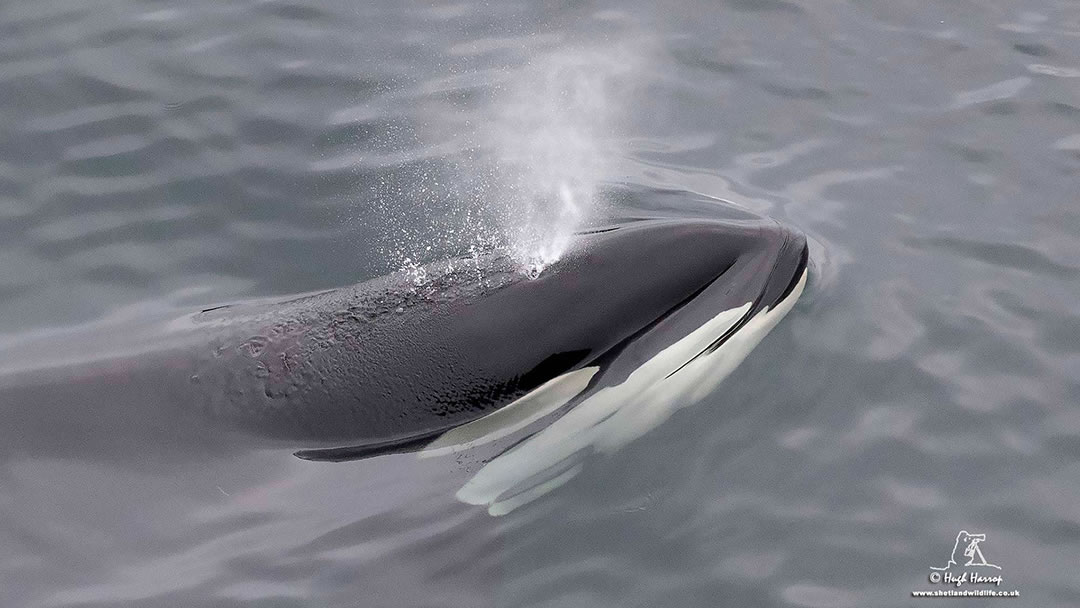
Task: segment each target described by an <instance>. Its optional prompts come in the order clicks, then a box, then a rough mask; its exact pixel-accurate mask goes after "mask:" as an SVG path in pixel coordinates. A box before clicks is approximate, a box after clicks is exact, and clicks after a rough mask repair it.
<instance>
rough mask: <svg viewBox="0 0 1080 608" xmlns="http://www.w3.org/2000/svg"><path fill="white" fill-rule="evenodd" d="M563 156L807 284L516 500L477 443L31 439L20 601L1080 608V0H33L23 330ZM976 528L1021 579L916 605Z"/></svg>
mask: <svg viewBox="0 0 1080 608" xmlns="http://www.w3.org/2000/svg"><path fill="white" fill-rule="evenodd" d="M567 65H569V66H570V68H569V71H565V70H562V67H560V66H563V67H565V66H567ZM552 66H555V67H552ZM567 73H569V74H570V75H571V76H572V78H571V80H570V81H569V84H567V83H566V82H563V83H562V84H557V86H556V87H555V89H550V88H548V89H545V88H544V86H545V85H544V82H545V81H544V79H543V76H545V75H551V74H567ZM578 79H580V81H579V80H578ZM523 83H524V85H523ZM537 83H538V84H537ZM532 85H535V86H536V88H530V86H532ZM563 85H566V88H567V89H568V90H570V91H586V92H587V94H586V95H585V96H584V97H581V98H571V99H569V100H567V99H565V98H564V97H560V95H553V96H552V95H550V93H552V91H553V90H554V91H555V92H557V93H558V92H560V91H562V90H563V89H562V88H560V87H562V86H563ZM551 99H554V100H555V104H554V105H551V104H548V103H546V102H548V101H550V100H551ZM560 99H561V100H562V102H560V101H559V100H560ZM533 100H535V103H534V102H533ZM560 104H562V105H560ZM491 125H503V126H506V127H507V129H503V130H500V129H491V128H490V127H491ZM582 130H584V131H582ZM579 132H585V133H587V135H588V137H587V138H585V139H584V140H583V141H572V140H571V139H572V138H568V137H565V136H564V135H565V134H566V133H571V134H573V133H579ZM513 133H517V134H519V135H520V137H518V138H515V137H512V136H511V135H512V134H513ZM552 133H553V134H554V135H555V137H554V138H553V139H554V141H556V142H559V145H561V146H564V148H565V153H566V156H565V157H561V156H560V155H559V154H555V155H554V156H553V158H547V160H543V161H541V160H536V159H532V160H530V159H531V157H530V156H529V154H525V155H524V156H523V157H520V158H517V159H516V161H514V160H513V159H509V158H507V157H506V154H507V151H510V152H515V151H517V152H520V151H522V150H524V151H525V152H527V153H530V151H533V152H535V151H536V150H537V149H539V150H541V151H543V150H545V149H550V147H551V144H550V143H548V144H546V145H548V148H544V147H543V146H541V147H540V148H532V147H530V146H531V145H532V144H531V142H541V143H543V142H547V141H548V140H547V139H544V137H545V134H552ZM560 137H562V140H560V139H559V138H560ZM519 143H523V144H526V145H524V146H520V147H519V146H517V144H519ZM554 149H555V150H560V149H561V148H560V147H559V146H555V148H554ZM559 158H564V159H565V158H568V159H570V160H572V161H574V162H572V163H566V164H569V165H572V166H573V167H576V168H577V169H581V170H587V175H588V176H591V177H593V178H595V179H596V180H597V183H600V182H619V183H629V184H634V185H635V186H637V187H641V188H663V189H674V190H685V191H688V192H693V193H697V194H700V195H705V196H711V197H719V198H723V199H726V200H730V201H732V202H734V203H736V204H738V205H741V206H743V207H746V208H748V209H751V210H753V211H755V212H758V213H763V214H768V215H771V216H773V217H775V218H777V219H779V220H781V221H784V222H787V223H790V224H792V225H794V226H797V227H799V228H801V229H802V230H804V231H805V232H806V233H807V234H808V235H809V236H810V238H811V239H812V240H813V242H814V250H813V256H814V260H813V264H814V276H813V277H812V284H811V286H810V288H809V289H808V292H807V294H806V295H805V296H804V298H803V300H802V301H800V303H799V304H798V305H797V306H796V308H795V309H794V310H793V311H792V312H791V314H790V315H789V316H788V317H787V318H786V319H785V320H784V322H782V323H781V324H780V325H779V326H778V327H777V328H776V329H775V330H774V331H773V333H772V334H770V335H769V336H768V337H767V338H766V339H765V340H764V341H763V342H762V344H761V345H760V346H759V347H758V348H757V350H755V351H754V352H753V353H752V354H751V355H750V357H749V358H748V359H747V360H746V361H745V362H744V364H743V365H742V366H741V367H740V368H739V369H738V370H736V372H735V373H734V374H732V375H731V376H730V377H729V378H728V379H727V380H726V381H725V382H724V384H723V385H722V386H721V389H720V391H719V392H717V393H716V394H714V395H712V396H711V397H709V398H708V399H706V401H705V402H703V403H701V404H698V405H697V406H694V407H691V408H687V409H684V410H682V411H680V412H678V413H677V414H676V415H674V416H673V417H672V418H671V419H670V420H668V421H667V422H666V423H665V424H663V425H662V426H660V427H659V428H657V429H655V430H654V431H652V432H651V433H649V434H647V435H645V436H644V437H642V438H641V439H639V440H637V441H635V442H633V443H631V444H630V445H628V446H626V447H625V448H623V449H621V450H619V451H617V452H615V453H614V454H610V455H603V456H601V455H597V456H593V457H591V458H590V459H589V460H588V462H586V463H585V464H586V466H584V467H583V469H582V472H581V473H580V474H579V475H578V476H577V477H576V478H574V479H573V480H571V481H570V482H569V483H568V484H567V485H565V486H563V487H561V488H559V489H558V490H557V491H555V492H552V493H550V494H549V495H547V496H545V497H543V498H541V499H539V500H537V501H536V502H534V503H531V504H529V505H526V506H525V507H523V508H521V509H518V510H517V511H514V512H513V513H511V514H509V515H507V516H505V517H500V518H494V517H491V516H489V515H488V514H487V513H486V511H485V510H483V509H481V508H477V507H472V506H469V505H464V504H461V503H459V502H458V501H456V500H455V499H454V493H455V492H456V491H457V489H458V488H460V487H461V485H462V483H463V481H464V480H467V479H468V478H469V475H470V473H471V472H473V471H475V469H476V468H477V467H478V464H479V463H476V462H470V461H469V460H468V459H460V460H454V459H452V458H450V459H434V460H425V461H420V460H417V459H416V458H415V457H414V456H411V455H401V456H388V457H382V458H378V459H374V460H369V461H361V462H352V463H340V464H335V463H311V462H304V461H301V460H298V459H296V458H294V457H293V456H292V454H291V450H288V449H282V450H280V451H274V450H259V451H254V450H245V449H242V447H240V446H238V447H237V449H236V450H234V451H231V452H230V453H221V452H220V451H197V450H193V451H192V452H191V453H185V454H181V455H177V454H174V453H169V454H168V455H165V454H163V453H156V452H155V451H154V450H150V451H149V452H150V453H145V452H143V451H132V453H130V454H121V455H115V454H114V455H111V456H110V457H108V458H105V457H101V458H85V457H84V458H76V457H71V456H69V455H66V454H58V455H56V456H54V457H44V456H42V455H40V454H33V455H31V454H26V453H20V452H14V453H13V452H11V451H10V450H6V449H3V448H2V446H0V605H3V606H43V607H44V606H48V607H58V606H72V607H73V606H80V607H89V606H118V605H122V606H186V607H195V606H214V607H219V606H245V607H249V606H268V607H269V606H274V607H282V606H297V607H299V606H312V607H314V606H318V607H330V606H409V607H416V606H462V607H470V608H475V607H480V606H499V607H503V606H551V607H554V606H643V607H644V606H650V607H651V606H665V607H693V606H763V607H765V606H800V607H814V606H829V607H839V608H843V607H856V606H860V607H861V606H911V605H924V604H925V605H934V604H938V603H946V604H947V603H949V602H950V601H953V602H955V601H961V602H963V603H964V605H987V604H995V605H996V604H997V603H1003V605H1010V606H1021V605H1023V606H1040V607H1049V606H1076V605H1080V581H1078V580H1077V579H1076V571H1077V564H1080V439H1078V437H1080V383H1078V381H1077V378H1078V377H1080V206H1078V204H1077V203H1078V200H1077V198H1078V193H1080V5H1077V4H1076V3H1074V2H1065V1H1060V2H1055V1H1049V0H1040V1H1035V2H994V1H988V2H966V1H957V2H939V3H928V2H897V1H893V0H890V1H885V0H873V1H867V2H818V3H810V2H796V1H794V0H791V1H786V0H728V1H727V2H699V3H692V2H683V3H680V4H678V5H670V4H668V3H657V2H628V3H615V2H543V3H539V2H537V3H534V2H522V3H513V2H491V3H487V2H475V3H473V2H462V3H443V2H434V3H432V2H416V3H413V2H407V3H401V2H389V1H388V2H358V1H352V2H345V1H334V0H309V1H303V0H292V1H289V2H281V1H268V2H236V1H223V0H215V1H212V2H211V1H202V0H192V1H188V2H175V1H173V2H170V1H158V2H152V1H145V0H142V1H136V0H114V1H90V0H84V1H78V2H76V1H73V0H65V1H55V0H33V1H31V0H10V1H8V2H6V3H4V4H3V5H2V6H0V335H5V336H8V338H7V339H11V336H20V335H24V334H27V333H34V332H43V331H50V330H54V329H58V328H66V327H71V326H76V325H81V324H87V323H94V322H97V321H100V320H102V319H111V320H117V319H121V320H122V319H125V318H129V317H130V318H138V317H139V316H140V315H144V314H160V313H161V312H162V311H168V310H172V309H176V310H190V309H192V308H197V307H198V306H208V305H214V304H219V303H222V302H228V301H235V300H240V299H245V298H252V297H261V296H271V295H282V294H290V293H296V292H304V291H310V290H315V289H322V288H329V287H336V286H340V285H347V284H351V283H356V282H359V281H361V280H364V279H367V278H371V277H373V276H377V275H379V274H382V273H383V272H385V271H387V270H392V269H395V268H397V267H399V266H400V263H401V259H402V258H403V257H407V256H408V257H411V258H413V259H416V258H417V257H422V256H428V257H438V256H439V255H441V254H448V253H454V252H456V251H458V250H460V249H461V248H462V246H463V244H467V243H468V242H469V239H473V238H475V237H476V236H477V235H478V234H480V233H483V232H484V230H485V229H486V228H484V227H485V226H490V225H492V224H491V223H490V222H492V221H495V220H490V219H485V220H482V221H480V224H479V225H480V228H476V224H474V223H471V222H473V219H474V217H480V216H484V215H485V214H489V215H498V214H497V213H495V212H494V211H493V209H495V210H497V205H495V206H494V207H493V206H492V205H493V203H492V201H493V200H503V199H502V198H501V197H502V196H503V194H505V192H511V191H512V192H514V193H515V194H517V195H520V194H521V192H520V187H519V188H518V189H517V190H514V189H513V188H510V189H505V188H504V184H503V182H504V181H507V180H508V181H510V182H512V183H514V184H520V183H522V182H521V181H520V180H519V179H517V177H515V178H514V179H509V178H507V176H508V175H510V174H514V175H516V176H518V177H520V175H518V174H520V173H521V172H522V171H524V172H525V173H526V174H527V175H529V176H531V177H532V178H535V180H538V181H540V182H543V179H544V178H545V176H547V175H548V173H546V172H545V171H540V169H544V168H552V167H553V168H554V169H556V170H558V169H565V167H561V166H560V162H559V160H558V159H559ZM553 159H554V160H553ZM534 161H535V162H534ZM545 163H546V164H545ZM548 165H551V167H548ZM530 171H533V173H530ZM556 173H557V171H556ZM574 175H576V176H577V177H581V175H582V174H579V173H575V174H574ZM515 180H517V181H515ZM526 181H528V180H526ZM474 213H475V214H476V215H475V216H474V215H473V214H474ZM496 223H497V222H496ZM455 230H456V232H455ZM448 234H449V235H462V234H464V235H465V237H460V236H458V237H453V238H451V237H448V236H447V235H448ZM466 237H467V238H466ZM429 245H431V246H433V249H432V250H430V251H429V250H427V249H426V247H427V246H429ZM5 353H10V351H5ZM5 356H11V355H10V354H5ZM2 406H3V404H0V408H2ZM108 406H109V404H108V403H107V402H105V403H103V402H98V401H95V400H94V399H92V398H88V401H87V403H86V407H87V408H107V407H108ZM0 416H2V411H0ZM0 423H2V418H0ZM960 530H968V531H971V532H979V533H984V534H986V536H987V539H986V541H985V542H983V543H982V545H981V546H982V550H983V552H984V554H985V557H986V559H987V560H989V561H991V562H993V563H994V564H997V565H999V566H1000V567H1001V571H1000V574H1001V575H1002V576H1003V578H1004V582H1003V583H1002V585H1000V586H999V587H997V589H1000V590H1013V589H1018V590H1019V591H1020V592H1021V596H1020V598H1019V599H1001V600H996V599H995V600H991V599H985V598H980V599H968V600H944V599H916V598H913V597H912V596H911V592H912V591H913V590H920V589H933V588H941V586H940V585H937V586H935V585H933V584H931V583H929V582H928V573H929V572H930V570H929V568H930V567H931V566H941V565H944V562H945V561H946V560H947V559H948V555H949V551H950V550H951V548H952V545H953V541H954V539H955V537H956V534H957V532H958V531H960ZM979 588H987V587H986V586H985V585H984V586H981V587H979Z"/></svg>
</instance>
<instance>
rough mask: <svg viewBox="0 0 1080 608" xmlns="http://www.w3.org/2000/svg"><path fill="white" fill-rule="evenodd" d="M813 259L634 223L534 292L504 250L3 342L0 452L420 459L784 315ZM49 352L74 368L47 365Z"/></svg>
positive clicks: (597, 240)
mask: <svg viewBox="0 0 1080 608" xmlns="http://www.w3.org/2000/svg"><path fill="white" fill-rule="evenodd" d="M806 258H807V249H806V241H805V238H804V237H803V236H802V235H801V234H798V233H796V232H794V231H792V230H791V229H788V228H785V227H783V226H780V225H779V224H776V223H775V222H772V221H769V220H753V221H752V220H737V221H735V220H732V221H710V220H682V219H676V220H671V219H667V220H638V221H633V222H628V223H623V224H619V225H617V226H611V227H608V228H606V229H603V230H597V231H593V232H592V233H589V234H583V235H579V236H578V237H577V238H576V240H575V241H574V242H573V245H572V247H571V248H570V250H569V251H568V252H567V253H566V255H564V256H563V258H562V259H561V260H559V261H558V262H556V263H555V264H553V265H551V266H550V267H549V268H547V269H545V270H544V272H543V273H542V274H541V275H540V277H539V278H537V279H534V280H529V279H528V278H526V277H525V276H524V275H523V274H521V273H520V272H519V271H518V269H517V267H516V265H515V264H514V263H513V262H511V260H509V259H508V258H506V257H505V256H500V255H495V254H493V255H488V256H482V257H480V258H477V259H470V260H455V261H453V262H452V268H450V266H449V264H448V263H447V262H442V263H436V264H433V265H431V266H429V267H428V268H427V274H428V276H429V277H430V280H429V281H428V282H427V283H425V284H424V285H421V286H416V285H414V284H413V283H412V281H411V280H410V278H409V277H408V276H406V275H405V274H403V273H399V274H395V275H390V276H387V277H382V278H379V279H375V280H372V281H368V282H365V283H361V284H359V285H354V286H351V287H345V288H341V289H337V290H332V291H327V292H323V293H319V294H315V295H306V296H301V297H294V298H290V299H285V300H282V301H276V302H269V303H267V302H259V303H243V304H234V305H227V306H218V307H213V308H209V309H206V310H204V311H201V312H197V313H194V314H191V315H189V316H186V317H181V318H180V319H173V320H171V321H167V322H147V323H143V324H141V325H138V326H134V327H131V328H129V329H127V330H125V331H117V330H116V329H115V328H113V329H109V330H107V331H103V332H99V333H97V334H95V333H94V332H89V333H87V332H83V333H82V334H72V335H71V336H63V337H60V338H56V337H53V338H50V339H48V340H43V341H41V344H31V345H29V346H25V347H22V346H15V347H9V348H7V349H5V350H2V351H0V355H2V357H0V408H2V411H3V412H4V414H3V415H4V417H5V424H4V425H0V455H3V454H4V453H10V452H15V453H28V452H29V453H49V454H50V455H54V456H61V457H62V456H65V455H71V456H75V455H79V456H80V457H84V456H85V454H86V453H93V454H99V455H101V456H102V457H109V455H111V454H117V453H123V452H125V451H127V450H130V449H137V450H150V451H153V450H155V449H163V448H164V447H165V446H188V447H181V448H180V449H190V445H192V444H195V445H199V446H202V447H204V448H205V449H206V450H208V451H214V450H221V449H227V446H228V445H229V444H230V443H231V442H237V441H240V442H243V443H244V444H246V445H267V446H286V447H292V448H294V449H299V450H301V451H300V452H299V453H298V455H300V456H301V457H305V458H310V459H331V460H336V459H344V458H355V457H363V456H369V455H375V454H380V453H385V452H392V451H402V450H407V449H414V448H416V447H419V446H422V445H424V444H425V443H426V442H428V441H429V440H431V439H433V438H434V437H437V436H438V435H439V434H441V433H443V432H445V431H446V430H449V429H450V428H453V427H455V426H458V425H461V424H464V423H467V422H470V421H472V420H475V419H477V418H479V417H482V416H484V415H485V414H488V413H490V412H492V411H495V410H496V409H498V408H500V407H502V406H504V405H506V404H508V403H510V402H512V401H513V400H515V399H517V398H518V397H520V396H522V395H523V394H525V393H526V392H528V391H529V390H531V389H533V388H535V387H537V386H539V385H540V384H542V383H544V382H545V381H547V380H549V379H551V378H554V377H556V376H558V375H560V374H563V373H565V372H567V371H571V370H574V369H579V368H581V367H583V366H590V365H598V366H600V368H601V371H600V373H598V374H597V375H596V376H595V377H594V378H593V381H592V385H591V386H590V390H592V389H595V388H596V387H597V386H601V385H606V384H611V383H617V382H620V381H621V380H622V379H623V378H625V377H626V375H627V374H629V373H630V372H631V371H632V370H633V369H634V368H635V367H636V366H637V365H639V364H640V363H641V362H643V361H645V360H647V359H648V358H650V357H651V356H652V355H654V354H656V352H659V351H660V350H662V349H663V348H665V347H666V346H668V345H670V344H671V343H673V342H675V341H677V340H678V339H680V338H682V337H683V336H685V335H686V334H687V333H689V332H690V331H692V330H693V329H695V328H696V327H698V326H700V325H701V323H703V322H705V321H706V320H708V319H710V318H712V317H713V316H715V315H716V314H718V313H719V312H721V311H723V310H728V309H731V308H735V307H737V306H741V305H742V304H744V303H746V302H753V306H752V309H751V311H750V313H748V315H747V316H746V319H748V318H750V317H751V316H753V314H754V313H756V312H757V311H759V310H761V309H763V308H765V307H772V306H773V305H775V304H776V303H777V302H779V301H780V300H782V299H783V298H784V297H785V296H786V295H787V294H788V293H790V291H791V289H792V288H793V286H794V284H795V282H796V281H797V280H798V278H799V277H800V276H801V275H802V272H803V270H804V269H805V267H806V263H807V260H806ZM736 330H737V327H736ZM106 334H107V335H106ZM722 340H723V338H721V339H720V340H718V341H717V343H716V344H714V345H713V346H714V347H715V346H717V345H719V343H720V342H721V341H722ZM61 343H62V345H61ZM50 345H52V346H50ZM54 347H55V348H62V349H64V352H68V353H70V352H72V349H74V351H75V352H76V353H77V354H78V355H79V356H78V357H75V358H76V359H78V360H77V361H70V362H67V361H64V360H63V358H58V359H56V360H54V361H49V360H48V357H49V356H50V353H55V351H54V350H52V349H53V348H54ZM23 348H25V353H24V352H20V351H21V349H23ZM91 349H92V350H91ZM42 352H44V353H46V354H45V356H44V357H40V356H37V355H35V353H42ZM24 355H25V356H24ZM53 356H55V354H53ZM9 357H10V359H9ZM37 360H40V361H42V362H41V363H36V362H35V361H37ZM9 361H10V363H9ZM342 446H347V447H345V448H343V447H342Z"/></svg>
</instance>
